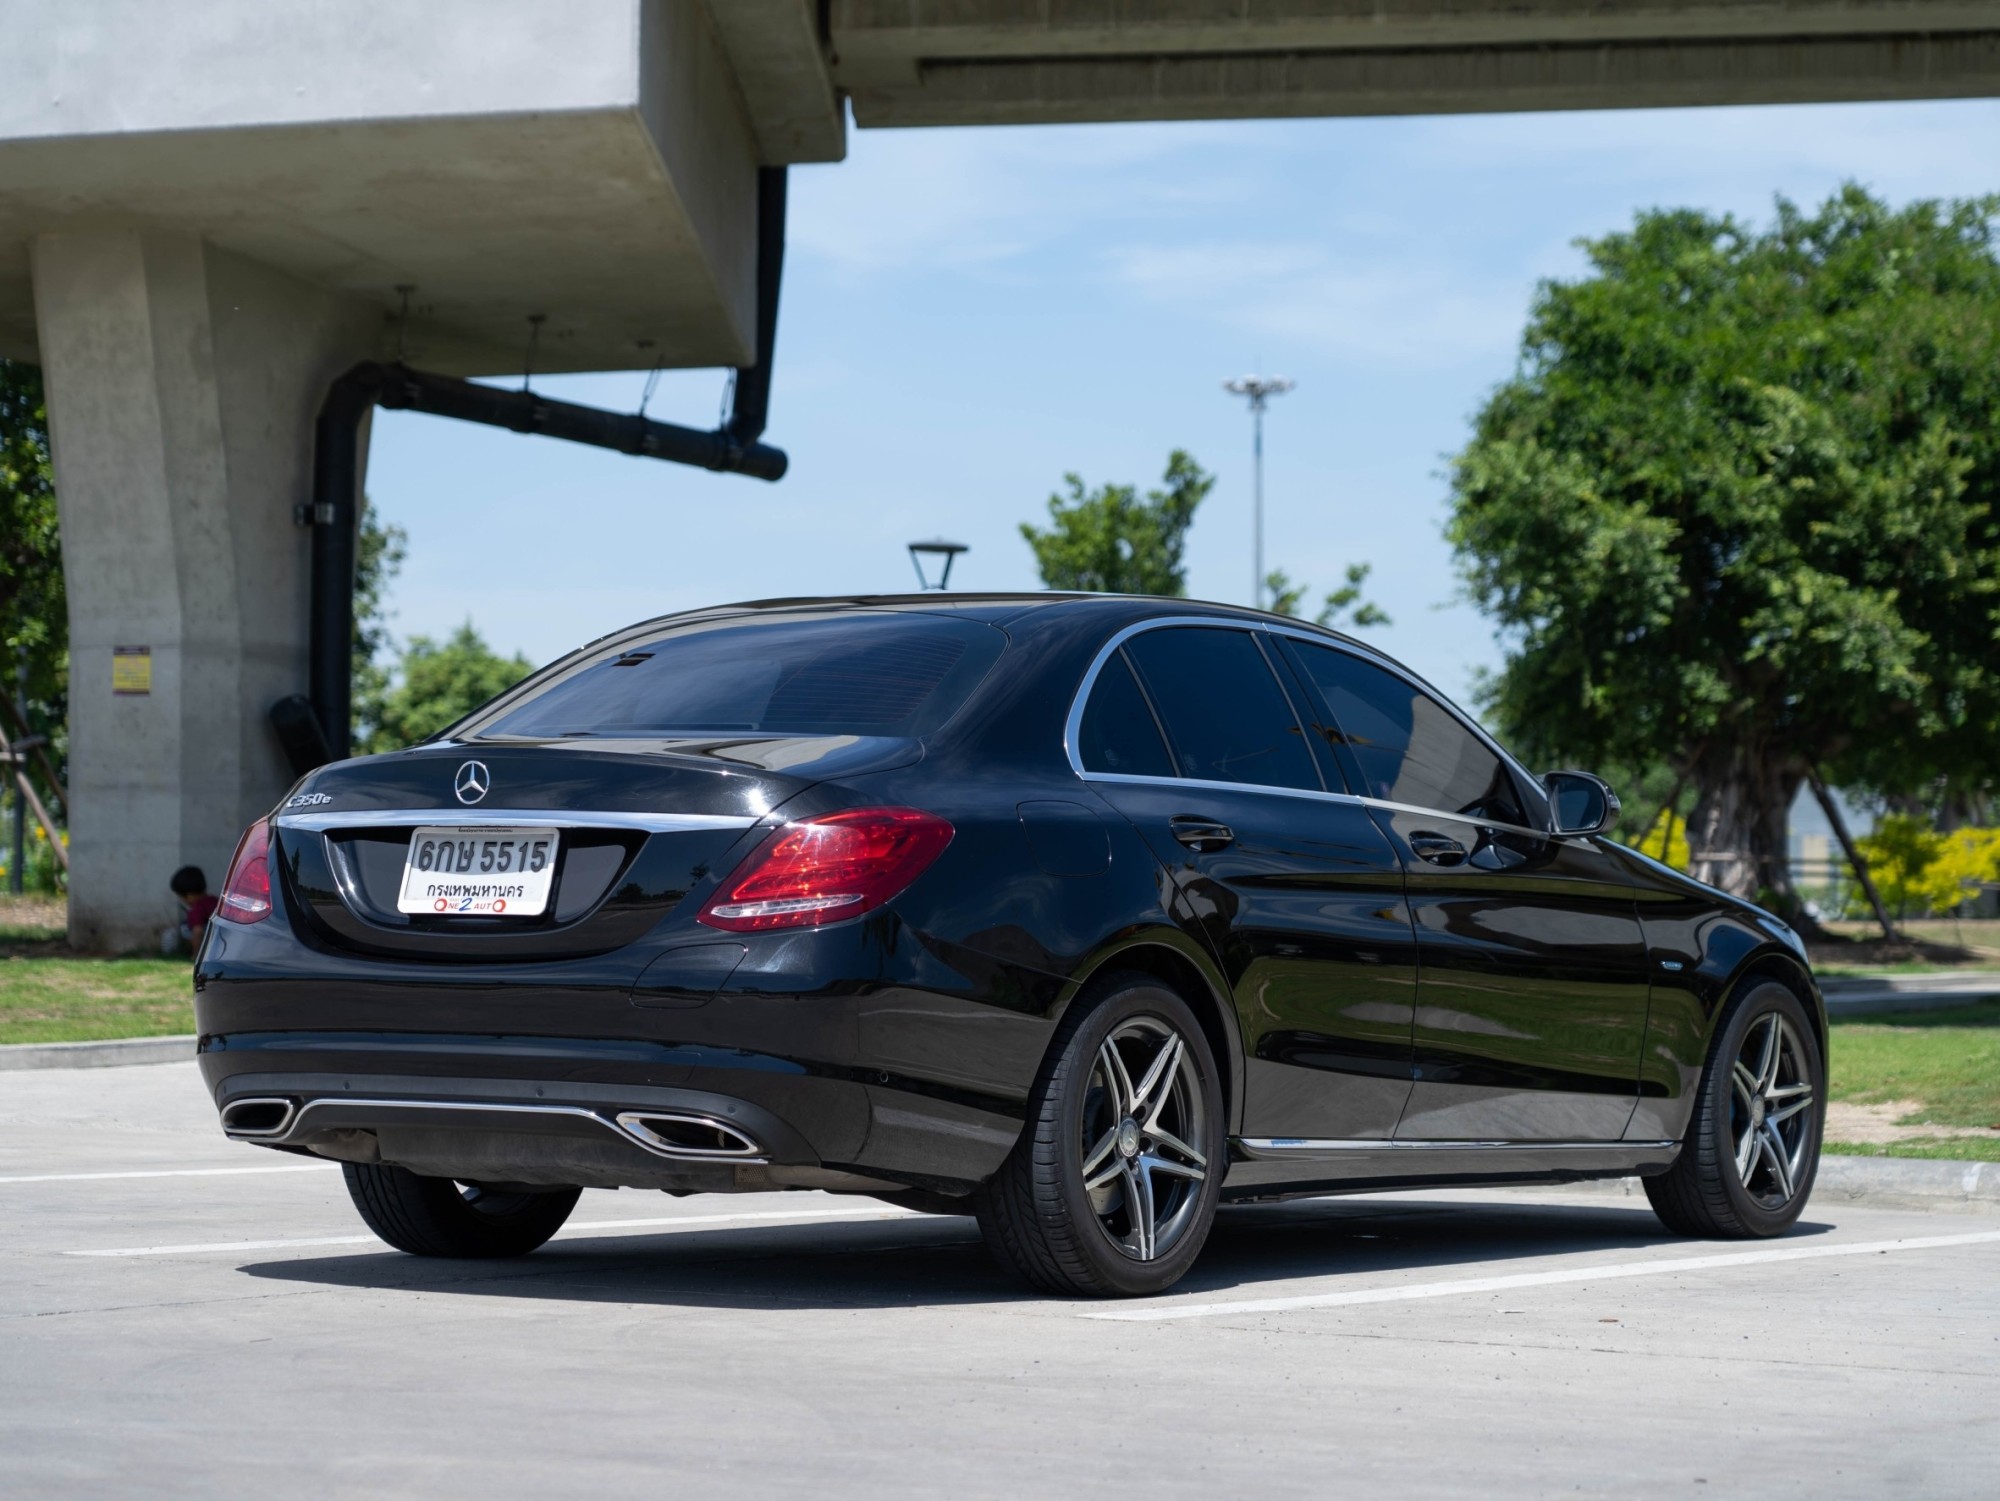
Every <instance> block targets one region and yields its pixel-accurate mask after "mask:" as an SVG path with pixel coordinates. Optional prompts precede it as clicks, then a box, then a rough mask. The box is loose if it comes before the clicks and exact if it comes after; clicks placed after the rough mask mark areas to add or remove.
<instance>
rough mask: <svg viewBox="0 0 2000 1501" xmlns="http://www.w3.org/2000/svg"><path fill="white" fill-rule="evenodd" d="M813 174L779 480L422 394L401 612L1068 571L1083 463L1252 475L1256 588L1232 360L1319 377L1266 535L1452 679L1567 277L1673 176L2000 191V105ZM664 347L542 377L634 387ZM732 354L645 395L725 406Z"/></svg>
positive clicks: (1217, 502) (406, 504)
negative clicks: (441, 408) (1054, 499)
mask: <svg viewBox="0 0 2000 1501" xmlns="http://www.w3.org/2000/svg"><path fill="white" fill-rule="evenodd" d="M849 139H850V148H849V155H848V159H847V160H846V161H845V162H843V163H840V164H837V165H830V166H814V167H801V168H794V169H793V172H792V179H791V189H792V197H791V221H790V235H789V248H788V254H787V261H786V272H785V284H784V292H783V300H782V304H781V306H782V311H781V314H780V319H779V329H778V353H777V360H776V384H775V390H774V394H773V399H772V412H771V423H770V428H769V431H768V433H767V441H770V442H773V443H775V444H777V445H778V446H779V447H782V448H784V449H786V450H787V451H788V452H789V453H790V455H791V472H790V474H789V475H788V476H787V477H786V478H785V479H784V480H783V481H782V482H780V483H779V484H777V485H766V484H764V483H762V482H760V481H756V480H750V479H744V478H741V477H737V476H718V475H711V474H708V473H706V472H703V471H699V470H692V469H685V468H680V467H677V466H673V465H667V464H661V463H658V462H656V461H651V460H644V459H633V458H628V457H626V456H624V455H620V454H613V453H606V452H600V451H597V450H593V449H587V448H580V447H576V446H572V445H566V444H561V443H557V442H552V441H549V440H546V439H535V438H527V437H522V436H520V435H517V434H514V433H509V432H504V431H499V430H495V429H487V428H479V427H472V426H467V425H464V424H459V423H453V422H448V421H441V420H439V419H436V418H430V417H424V416H419V415H415V414H411V413H394V412H383V413H379V414H378V415H377V417H376V422H375V428H374V436H373V443H372V449H371V454H370V459H369V469H368V490H369V493H370V497H371V501H372V503H373V504H374V505H375V507H376V508H377V511H378V513H379V514H380V516H381V517H382V518H383V519H385V520H387V521H392V522H395V523H397V524H399V525H401V526H402V527H403V528H405V530H406V531H407V532H408V533H409V560H408V562H407V564H406V565H405V568H404V570H403V574H402V576H401V578H400V580H399V581H398V582H397V583H396V585H395V586H394V588H393V590H392V593H391V597H390V604H391V606H392V608H393V609H394V611H395V615H394V617H393V618H392V620H391V622H390V624H391V629H392V631H393V632H395V633H396V634H397V635H398V636H399V637H403V638H407V637H409V636H411V635H414V634H419V633H422V634H429V635H432V636H438V635H442V634H445V633H447V632H449V631H451V630H453V629H455V628H456V627H457V626H459V625H460V624H461V623H463V622H464V621H466V620H467V619H470V620H471V621H472V622H473V623H474V624H475V625H476V626H477V627H478V629H479V630H480V631H481V632H482V634H484V635H485V637H486V638H487V639H488V640H489V641H490V642H491V643H492V644H493V645H494V646H496V647H498V648H499V649H501V650H503V651H507V652H516V651H518V652H521V653H523V654H525V655H526V656H527V657H529V658H530V659H531V660H533V661H534V662H536V663H540V662H543V661H546V660H549V659H551V658H553V657H556V656H558V655H560V654H562V653H563V652H565V651H568V650H569V649H571V648H573V647H575V646H577V645H580V644H581V643H583V642H584V641H587V640H589V639H591V638H593V637H595V636H597V635H599V634H601V633H603V632H604V631H607V630H610V629H613V628H615V627H618V626H622V625H625V624H629V623H631V622H632V621H635V620H639V619H643V618H646V617H648V616H652V615H657V614H663V613H666V612H668V611H672V610H678V609H685V608H690V607H694V606H700V605H707V604H714V603H720V602H723V601H728V600H734V599H755V598H762V597H770V596H779V595H793V594H828V593H849V592H855V591H871V592H873V591H903V590H906V589H908V588H910V587H912V586H913V585H914V583H915V576H914V574H913V572H912V570H911V564H910V559H909V555H908V553H907V552H906V550H905V544H906V543H908V542H910V541H912V540H914V539H918V538H928V537H932V536H937V535H940V534H942V535H944V536H947V537H949V538H951V539H953V540H956V541H960V542H964V543H967V544H969V545H970V548H971V551H970V552H968V553H967V554H966V555H965V556H964V557H962V558H961V559H959V561H958V564H957V567H956V569H955V571H954V573H953V578H952V583H953V585H954V587H964V588H968V589H1033V588H1037V587H1039V581H1038V579H1037V576H1036V574H1035V570H1034V565H1033V559H1032V556H1031V554H1030V553H1029V550H1028V547H1027V544H1026V543H1025V542H1024V541H1023V540H1022V538H1021V536H1020V532H1019V527H1020V523H1021V522H1023V521H1039V520H1042V519H1044V518H1045V515H1046V505H1047V500H1048V497H1049V495H1050V493H1051V492H1052V491H1053V490H1055V489H1056V488H1057V487H1058V486H1059V485H1060V484H1061V482H1062V479H1063V476H1064V474H1065V473H1067V472H1071V471H1074V472H1076V473H1078V474H1081V475H1082V476H1083V477H1084V479H1085V480H1086V481H1087V482H1088V483H1091V484H1093V485H1095V484H1098V483H1101V482H1105V481H1116V482H1121V483H1140V484H1142V485H1145V484H1150V483H1154V482H1157V480H1158V478H1159V476H1160V473H1161V471H1162V469H1163V468H1164V466H1165V463H1166V459H1167V455H1168V453H1169V451H1170V450H1172V449H1174V448H1176V447H1180V448H1186V449H1188V450H1189V451H1190V452H1192V453H1193V455H1194V456H1195V457H1196V459H1197V460H1199V461H1200V463H1201V464H1203V465H1204V466H1205V467H1206V468H1208V469H1209V470H1210V471H1212V472H1213V473H1214V474H1215V475H1216V476H1217V483H1216V486H1215V489H1214V491H1213V493H1212V494H1211V496H1210V498H1209V500H1208V501H1207V503H1206V504H1205V505H1204V506H1203V507H1202V509H1201V511H1200V513H1199V515H1198V517H1197V519H1196V521H1195V524H1194V528H1193V530H1192V532H1191V534H1190V537H1189V545H1188V583H1189V592H1190V593H1191V594H1192V595H1194V596H1196V597H1198V598H1205V599H1217V600H1226V601H1237V602H1247V601H1248V600H1249V598H1250V591H1251V586H1252V567H1251V544H1250V511H1251V500H1250V497H1251V464H1250V421H1249V417H1248V415H1247V413H1246V411H1245V409H1244V405H1243V403H1242V401H1241V400H1240V399H1238V398H1235V397H1231V396H1229V395H1227V394H1226V393H1225V392H1224V391H1223V389H1222V382H1223V380H1224V379H1226V378H1228V377H1230V376H1235V375H1240V374H1244V373H1248V372H1253V371H1254V372H1264V373H1281V374H1284V375H1288V376H1290V377H1291V378H1292V379H1294V380H1295V381H1296V382H1297V383H1298V385H1297V389H1296V390H1294V391H1293V392H1291V393H1290V394H1288V395H1285V396H1283V397H1279V398H1275V399H1274V400H1273V402H1272V406H1271V410H1270V414H1269V417H1268V418H1267V427H1266V463H1267V468H1266V482H1265V484H1266V495H1265V507H1266V510H1265V537H1266V541H1265V556H1266V560H1267V566H1272V567H1283V568H1284V569H1286V570H1287V571H1288V572H1289V573H1290V574H1291V575H1292V577H1293V578H1294V579H1303V580H1306V581H1308V582H1310V583H1311V584H1312V585H1313V586H1314V590H1315V593H1314V596H1313V597H1314V598H1315V599H1316V598H1317V597H1318V595H1319V594H1320V593H1323V592H1324V591H1325V590H1326V589H1329V588H1332V587H1334V586H1335V585H1337V584H1338V583H1339V582H1340V576H1341V574H1342V572H1343V570H1344V569H1345V568H1346V566H1347V565H1348V564H1349V563H1353V562H1366V563H1369V564H1371V565H1372V566H1373V569H1374V574H1373V577H1372V578H1371V579H1370V580H1369V594H1370V596H1371V597H1372V598H1373V599H1374V600H1375V601H1376V602H1377V603H1379V604H1380V605H1381V606H1382V607H1383V608H1384V609H1386V610H1387V611H1388V613H1389V615H1390V617H1391V619H1392V622H1393V623H1392V624H1391V625H1389V626H1386V627H1381V628H1377V629H1373V630H1370V631H1368V632H1365V633H1364V634H1365V635H1366V636H1367V637H1368V639H1370V640H1371V641H1373V642H1374V643H1375V644H1376V645H1378V646H1380V647H1381V648H1382V649H1384V650H1386V651H1388V652H1389V653H1390V654H1392V655H1394V656H1396V657H1398V658H1400V659H1402V660H1403V661H1405V662H1407V663H1408V664H1409V665H1410V666H1411V667H1413V668H1415V669H1416V670H1417V671H1418V672H1420V673H1422V674H1423V675H1425V676H1426V677H1429V678H1430V679H1431V680H1432V681H1433V682H1435V683H1436V684H1437V685H1438V686H1439V687H1440V688H1442V689H1443V690H1445V691H1446V692H1447V693H1448V694H1452V695H1455V696H1458V697H1461V698H1463V697H1465V696H1467V695H1468V693H1469V690H1470V688H1471V685H1472V683H1473V681H1474V679H1475V675H1476V673H1477V672H1478V670H1479V669H1481V668H1482V667H1491V666H1495V665H1497V664H1498V662H1499V661H1500V653H1501V647H1500V645H1499V644H1497V643H1496V642H1495V640H1494V637H1493V632H1492V629H1491V627H1490V626H1489V624H1488V623H1487V622H1486V621H1485V620H1484V619H1483V618H1482V617H1481V616H1480V615H1479V614H1478V613H1477V612H1476V610H1474V609H1473V608H1472V607H1471V606H1470V605H1469V604H1468V603H1466V602H1465V601H1464V600H1463V598H1462V597H1461V589H1460V583H1459V580H1458V576H1457V573H1456V571H1455V568H1454V564H1453V560H1452V556H1451V552H1450V548H1449V547H1448V545H1447V544H1446V543H1445V541H1444V538H1443V525H1444V520H1445V515H1446V508H1445V502H1446V498H1447V493H1448V486H1447V482H1446V479H1445V473H1446V469H1447V464H1448V459H1449V456H1450V455H1451V454H1452V453H1453V452H1454V451H1456V450H1457V449H1458V448H1460V447H1461V446H1462V445H1463V444H1464V442H1465V440H1466V437H1467V434H1468V431H1469V422H1470V418H1471V416H1472V414H1473V413H1474V412H1475V411H1476V410H1477V408H1478V407H1479V405H1480V403H1481V402H1482V401H1483V399H1484V398H1485V396H1486V394H1487V393H1488V392H1489V391H1490V390H1491V389H1492V387H1493V386H1494V385H1495V384H1496V383H1497V382H1499V381H1501V380H1503V379H1504V378H1505V377H1506V376H1507V375H1508V374H1509V372H1510V371H1511V370H1512V369H1513V367H1514V363H1515V359H1516V355H1517V351H1518V348H1519V341H1520V334H1521V329H1522V327H1523V324H1524V321H1525V318H1526V314H1527V310H1528V306H1529V302H1530V299H1531V297H1532V296H1533V293H1534V290H1535V287H1536V285H1537V283H1538V282H1539V281H1540V280H1542V279H1544V278H1549V277H1556V278H1564V277H1572V276H1575V275H1577V274H1578V273H1579V272H1580V270H1581V268H1582V264H1583V263H1582V259H1581V256H1580V253H1579V251H1578V250H1577V249H1576V247H1575V241H1576V240H1577V239H1578V237H1580V236H1597V235H1602V234H1605V233H1607V232H1610V231H1612V230H1616V229H1619V228H1622V227H1624V226H1627V225H1629V224H1630V222H1631V220H1632V217H1633V215H1634V213H1635V212H1637V211H1639V210H1642V209H1645V208H1649V207H1655V206H1666V207H1682V206H1686V207H1695V208H1700V209H1704V210H1707V211H1710V212H1716V213H1722V212H1727V213H1731V214H1735V215H1737V216H1739V217H1742V218H1745V219H1748V220H1751V221H1755V222H1758V223H1762V222H1765V221H1768V219H1769V217H1770V213H1771V205H1772V202H1773V198H1774V195H1778V194H1783V195H1785V196H1788V197H1790V198H1793V199H1794V200H1797V201H1800V202H1806V203H1810V202H1815V201H1818V200H1820V199H1822V198H1824V197H1825V196H1827V195H1828V194H1830V193H1831V192H1833V191H1834V190H1835V189H1836V188H1837V187H1838V186H1839V185H1840V184H1841V182H1842V181H1844V180H1847V179H1853V180H1855V181H1858V182H1860V183H1862V184H1863V185H1865V186H1867V187H1868V188H1870V189H1872V190H1873V191H1875V192H1877V193H1879V194H1882V195H1884V196H1886V197H1888V198H1889V199H1891V200H1893V201H1896V202H1899V203H1900V202H1903V201H1906V200H1909V199H1912V198H1920V197H1956V196H1968V195H1973V194H1979V193H1986V192H1992V191H1996V190H2000V165H1996V163H2000V103H1996V102H1987V101H1975V102H1963V103H1958V102H1952V103H1926V104H1888V105H1838V106H1812V107H1791V106H1788V107H1767V108H1742V109H1710V110H1686V111H1665V110H1662V111H1618V112H1602V113H1586V114H1549V115H1508V116H1458V117H1445V118H1418V119H1378V120H1288V121H1246V122H1230V123H1218V124H1173V125H1137V126H1129V125H1127V126H1102V125H1097V126H1061V127H1047V126H1043V127H1012V128H1005V129H998V128H996V129H983V130H980V129H970V130H936V131H859V130H857V131H853V132H852V133H851V134H850V138H849ZM644 384H645V375H644V373H643V372H619V373H613V374H603V375H590V376H569V377H562V378H557V379H542V380H538V381H537V382H536V386H537V388H538V389H540V390H543V391H545V392H547V393H549V394H551V395H555V396H560V397H563V398H565V399H569V400H576V401H584V402H588V403H592V404H596V405H602V406H607V407H613V408H618V409H621V410H631V409H633V408H634V407H636V406H637V404H638V402H639V397H640V392H641V388H642V387H643V385H644ZM723 384H724V381H723V373H722V372H716V371H694V372H669V373H668V374H667V375H666V376H664V377H663V378H662V380H661V381H660V384H659V388H658V390H657V391H656V392H655V394H654V396H653V399H652V403H651V406H650V409H649V411H650V414H651V415H653V416H655V417H658V418H661V419H664V420H668V421H676V422H681V423H685V424H688V425H692V426H702V427H706V426H710V425H712V424H713V422H714V421H715V418H716V414H717V412H718V410H719V408H720V403H721V399H722V393H723Z"/></svg>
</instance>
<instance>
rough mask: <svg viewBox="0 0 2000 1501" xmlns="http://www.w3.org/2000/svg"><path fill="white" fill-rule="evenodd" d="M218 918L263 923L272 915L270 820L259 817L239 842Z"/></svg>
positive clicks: (216, 912)
mask: <svg viewBox="0 0 2000 1501" xmlns="http://www.w3.org/2000/svg"><path fill="white" fill-rule="evenodd" d="M215 915H216V916H217V917H226V918H228V919H229V921H231V922H243V923H250V922H262V921H263V920H264V919H265V918H267V917H269V916H270V915H271V821H270V820H269V819H268V818H260V819H258V820H257V822H255V823H253V824H251V825H250V827H249V828H247V829H245V830H244V831H243V837H242V838H241V839H239V840H237V841H236V854H235V855H234V856H233V857H232V858H231V859H230V862H229V878H228V879H227V880H225V881H224V882H223V883H222V899H221V900H220V901H219V902H217V903H216V904H215Z"/></svg>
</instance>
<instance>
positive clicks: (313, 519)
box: [271, 167, 790, 775]
mask: <svg viewBox="0 0 2000 1501" xmlns="http://www.w3.org/2000/svg"><path fill="white" fill-rule="evenodd" d="M784 264H785V169H784V168H783V167H764V168H761V169H759V171H758V174H757V362H756V363H755V364H754V365H749V366H746V367H744V368H742V369H740V370H738V371H737V372H736V390H735V393H734V396H733V399H732V401H731V405H730V413H729V420H728V421H727V422H725V423H724V424H723V425H722V426H721V427H719V428H716V429H714V430H713V431H703V430H701V429H698V428H692V427H678V426H676V425H675V424H673V423H671V422H654V421H651V420H649V419H648V418H645V417H641V416H638V415H637V414H635V413H630V412H607V411H604V410H602V409H600V408H597V407H586V406H578V405H576V404H575V403H573V402H568V401H551V400H549V399H548V398H547V397H545V396H538V395H536V394H535V393H534V392H533V391H504V390H500V389H497V388H495V387H493V386H482V385H476V384H474V383H473V382H472V381H468V380H460V379H458V378H457V377H455V376H450V375H433V374H431V373H429V372H428V371H423V370H412V369H411V368H410V367H409V366H407V365H402V364H381V363H377V362H375V361H372V360H371V361H368V362H365V363H363V364H359V365H356V366H355V367H354V368H353V369H352V370H349V371H348V372H347V373H346V374H345V375H343V376H341V377H340V378H339V379H337V380H336V381H334V383H333V385H332V387H331V388H330V389H329V390H328V391H327V395H326V402H325V404H324V405H322V406H321V407H320V412H319V422H318V425H317V427H316V428H315V429H314V433H313V498H312V504H311V505H309V506H302V507H300V517H299V519H300V520H301V521H302V522H304V523H305V524H306V525H308V526H310V527H311V528H312V577H311V590H310V594H311V602H310V606H309V608H310V619H309V625H308V641H309V644H308V647H307V653H308V658H309V662H308V697H309V698H310V699H311V708H312V712H313V715H314V717H315V718H317V719H318V721H319V727H320V729H321V731H322V735H321V737H320V740H319V742H317V743H315V742H314V740H313V738H312V737H311V736H310V735H309V734H307V733H305V727H304V726H303V725H301V724H300V723H299V722H298V720H299V714H298V709H299V705H298V701H297V696H296V695H294V696H293V697H291V698H289V699H284V700H280V701H279V703H278V704H276V705H274V706H273V707H272V711H271V715H272V724H273V727H274V728H275V729H277V731H278V733H279V737H280V740H281V742H282V743H283V745H284V747H285V750H286V754H287V758H288V759H289V760H290V761H291V762H292V765H293V769H294V771H295V772H297V773H299V774H301V775H303V774H304V773H305V772H307V771H310V770H311V769H312V766H313V765H319V764H323V762H324V761H328V760H331V761H338V760H342V759H344V758H345V757H347V756H348V755H351V754H352V753H353V733H352V728H351V726H352V724H353V716H354V565H355V550H356V547H357V545H358V537H357V529H356V521H357V514H356V508H357V506H358V504H359V502H360V498H361V473H360V454H361V423H362V420H363V419H364V418H365V417H366V416H367V415H368V411H369V409H370V408H371V407H375V406H384V407H388V408H390V409H391V410H393V411H412V412H428V413H430V414H431V415H432V416H435V417H453V418H456V419H457V420H459V421H461V422H478V423H482V424H484V425H485V426H488V427H504V428H508V429H510V430H512V431H514V432H517V433H539V434H541V435H543V436H544V437H550V438H562V439H564V440H566V441H568V442H571V443H588V444H590V445H591V446H592V447H593V448H609V449H614V450H616V451H617V452H619V453H629V454H633V455H635V456H637V457H640V458H649V459H663V460H665V461H666V462H668V463H671V464H691V465H694V466H695V467H697V468H701V469H713V470H717V471H719V472H722V473H728V474H747V475H750V476H751V477H752V478H754V479H762V480H778V479H783V478H784V475H785V470H786V468H787V466H788V465H789V463H790V460H788V459H787V458H786V457H785V453H784V450H782V449H778V448H773V447H771V446H770V445H769V444H767V443H761V442H759V441H758V439H759V438H761V437H762V436H763V432H764V424H765V421H766V420H767V418H768V417H769V415H770V407H771V361H772V357H773V355H774V354H775V353H776V350H777V338H778V288H779V284H780V282H781V281H782V279H783V275H784ZM322 747H323V749H322ZM315 756H319V757H321V759H320V760H314V759H313V758H314V757H315ZM306 762H311V764H310V765H309V764H303V763H306Z"/></svg>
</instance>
